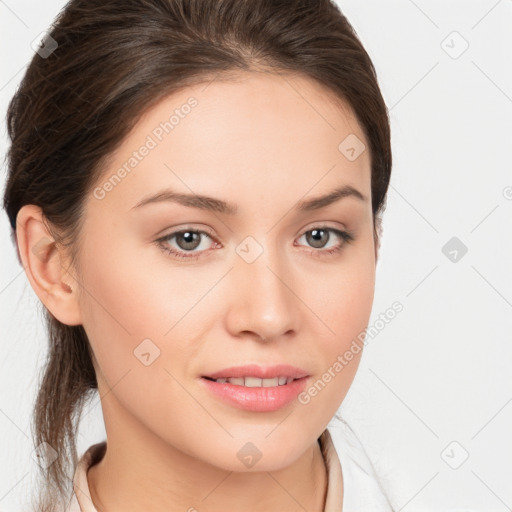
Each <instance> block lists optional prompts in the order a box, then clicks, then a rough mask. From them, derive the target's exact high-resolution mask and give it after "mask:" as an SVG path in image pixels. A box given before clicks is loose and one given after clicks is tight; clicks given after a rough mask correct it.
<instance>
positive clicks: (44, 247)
mask: <svg viewBox="0 0 512 512" xmlns="http://www.w3.org/2000/svg"><path fill="white" fill-rule="evenodd" d="M43 218H44V216H43V213H42V210H41V208H40V207H38V206H35V205H32V204H31V205H25V206H23V207H22V208H21V209H20V210H19V212H18V215H17V217H16V243H17V247H18V253H19V257H20V260H21V264H22V265H23V268H24V269H25V273H26V274H27V278H28V280H29V282H30V285H31V286H32V288H33V289H34V291H35V293H36V295H37V296H38V297H39V299H40V300H41V302H42V303H43V304H44V305H45V306H46V308H47V309H48V310H49V311H50V313H51V314H52V315H53V316H54V317H55V318H57V320H59V321H60V322H62V323H63V324H66V325H80V324H81V323H82V321H81V315H80V309H79V307H78V306H79V304H78V295H77V291H78V286H77V282H76V280H74V279H73V278H72V275H71V274H70V273H69V272H68V261H67V258H66V254H65V253H64V250H63V249H62V248H60V249H59V246H58V245H57V244H56V242H55V240H54V238H53V237H52V235H51V233H50V232H49V230H48V229H47V227H46V225H45V224H44V222H43ZM70 282H71V283H72V284H69V283H70Z"/></svg>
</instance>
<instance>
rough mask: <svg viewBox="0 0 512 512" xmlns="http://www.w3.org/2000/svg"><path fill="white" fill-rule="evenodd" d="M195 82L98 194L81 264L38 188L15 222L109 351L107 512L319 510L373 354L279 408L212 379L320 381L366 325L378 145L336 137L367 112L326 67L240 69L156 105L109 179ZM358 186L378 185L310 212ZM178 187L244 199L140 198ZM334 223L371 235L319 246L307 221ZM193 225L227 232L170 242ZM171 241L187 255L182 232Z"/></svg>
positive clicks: (90, 202)
mask: <svg viewBox="0 0 512 512" xmlns="http://www.w3.org/2000/svg"><path fill="white" fill-rule="evenodd" d="M190 96H193V97H194V98H196V99H197V101H198V105H197V106H196V107H194V108H193V109H192V111H191V113H190V114H189V115H187V116H185V117H184V119H181V120H180V123H179V124H178V125H177V126H176V127H175V128H174V130H173V131H172V132H170V133H169V134H167V135H165V137H164V138H163V140H162V141H161V142H160V143H159V144H158V146H157V147H156V148H154V149H152V150H151V151H150V152H149V154H148V155H147V156H146V157H145V158H144V159H143V160H142V161H141V162H140V163H138V165H137V166H136V167H135V168H134V169H133V170H132V171H131V172H130V173H129V174H128V175H127V176H126V177H125V178H124V179H123V180H122V181H121V182H120V183H119V184H117V185H116V186H115V187H114V188H113V189H112V190H111V191H109V192H108V193H107V194H106V195H105V197H104V198H103V199H101V200H100V199H97V198H96V197H94V195H93V194H92V193H91V194H90V195H89V196H88V197H87V198H86V203H85V206H86V208H85V217H84V224H83V233H82V235H83V238H82V242H81V243H82V248H81V252H80V258H79V266H77V267H76V268H69V269H68V260H67V253H65V252H64V250H62V249H59V248H58V247H56V246H55V245H52V237H51V235H50V234H49V232H48V231H47V230H46V227H45V225H44V224H43V222H42V214H41V211H40V209H39V208H37V207H35V206H33V205H27V206H25V207H23V208H22V209H21V210H20V212H19V215H18V219H17V221H18V246H19V249H20V255H21V258H22V261H23V264H24V267H25V269H26V272H27V276H28V278H29V281H30V283H31V285H32V287H33V288H34V290H35V292H36V293H37V295H38V296H39V298H40V299H41V301H42V302H43V303H44V305H45V306H46V307H47V308H48V309H49V310H50V311H51V313H52V314H53V315H54V316H55V317H56V318H58V319H59V320H60V321H61V322H63V323H65V324H69V325H78V324H82V325H83V326H84V329H85V331H86V332H87V335H88V338H89V340H90V343H91V346H92V349H93V352H94V358H95V368H96V372H97V376H98V385H99V393H100V396H101V397H102V399H101V407H102V410H103V417H104V420H105V427H106V432H107V439H108V449H107V452H106V455H105V457H104V458H103V460H102V461H101V462H100V463H98V464H96V465H95V466H93V467H92V468H91V469H90V470H89V472H88V481H89V487H90V491H91V496H92V499H93V502H94V504H95V506H96V507H97V508H98V510H102V511H111V510H125V511H142V510H148V509H151V510H153V511H157V512H158V511H164V510H165V511H166V512H169V510H172V511H178V510H180V511H186V510H194V509H193V508H192V507H194V508H195V509H196V510H198V511H206V510H207V511H208V512H220V511H222V512H225V511H226V510H245V511H248V512H250V511H254V512H257V511H260V512H263V511H266V512H268V511H272V510H275V511H299V510H300V511H304V510H308V511H310V510H311V511H313V510H315V511H316V510H322V509H323V503H324V499H325V490H326V485H327V473H326V469H325V466H324V463H323V459H322V456H321V452H320V449H319V445H318V442H317V438H318V437H319V436H320V434H321V433H322V432H323V430H324V429H325V428H326V426H327V424H328V423H329V421H330V420H331V418H332V417H333V415H334V414H335V413H336V411H337V409H338V408H339V406H340V404H341V402H342V401H343V399H344V397H345V395H346V393H347V391H348V389H349V387H350V385H351V383H352V380H353V378H354V375H355V372H356V370H357V366H358V364H359V358H360V357H361V352H360V353H359V354H357V355H354V358H353V360H352V361H351V362H350V364H348V365H347V366H346V367H344V369H343V371H341V372H339V373H337V374H336V376H335V378H333V379H332V380H331V382H330V383H329V384H327V385H326V386H325V388H324V389H323V390H322V391H321V392H319V393H318V394H317V395H316V396H315V397H312V398H311V400H310V401H309V403H307V404H301V403H299V402H298V401H296V400H295V401H293V402H292V403H291V404H290V405H288V406H286V407H284V408H282V409H280V410H278V411H274V412H264V413H261V412H249V411H243V410H240V409H238V408H235V407H233V406H230V405H227V404H225V403H224V402H222V401H220V400H219V399H218V398H217V397H215V396H213V395H211V394H210V393H209V392H208V390H207V389H206V388H205V387H204V386H203V382H202V381H201V378H200V377H201V375H204V374H206V373H211V372H213V371H216V370H220V369H222V368H225V367H228V366H234V365H241V364H248V363H251V362H252V363H257V364H260V365H271V364H277V363H289V364H292V365H295V366H298V367H300V368H303V369H305V370H306V371H307V372H308V373H309V374H310V377H309V379H308V387H309V386H310V385H312V384H313V383H314V382H316V381H317V380H318V379H320V378H321V376H322V374H323V373H324V372H325V371H327V369H328V368H329V367H332V365H333V364H334V362H335V361H336V359H337V357H338V356H339V355H342V354H343V353H344V352H345V351H346V350H347V349H348V348H349V347H350V344H351V342H352V340H354V339H355V338H356V337H357V336H358V335H359V334H360V333H361V332H362V331H364V329H365V327H366V326H367V324H368V321H369V317H370V313H371V308H372V303H373V296H374V285H375V267H376V262H377V255H376V250H375V244H374V239H373V217H372V209H371V181H370V177H371V172H370V169H371V167H370V165H371V164H370V155H369V151H368V150H366V151H364V152H363V153H362V154H361V156H360V157H359V158H357V159H356V160H354V161H349V160H348V159H347V158H346V157H345V156H344V155H343V154H342V153H341V152H340V151H339V150H338V145H339V144H340V142H341V141H343V140H344V139H345V137H347V136H348V135H349V134H355V135H356V136H357V137H358V138H359V139H360V140H361V141H363V142H364V143H365V144H366V147H368V143H367V141H366V138H365V136H364V133H363V131H362V129H361V127H360V125H359V124H358V122H357V120H356V118H355V117H354V115H353V114H352V112H351V110H350V109H349V108H348V107H344V108H343V105H342V104H340V102H339V101H337V102H336V101H335V100H334V97H333V96H331V94H330V93H329V92H328V91H327V90H325V89H324V88H323V87H322V86H321V85H319V84H317V83H316V82H314V81H312V80H310V79H308V78H305V77H300V76H291V75H290V76H287V77H286V78H285V77H284V75H283V76H278V75H275V74H270V73H261V72H251V73H243V74H242V73H241V74H240V75H239V77H238V79H237V80H230V81H227V80H221V79H220V78H217V80H215V81H213V82H212V83H210V85H208V87H206V86H205V85H204V84H202V85H196V86H194V87H189V88H187V89H186V90H182V91H180V92H178V93H174V94H172V95H170V96H168V97H166V98H164V99H163V100H161V101H159V102H158V103H157V104H156V105H154V106H153V107H151V108H150V109H149V110H148V111H147V112H146V113H145V114H144V116H143V117H142V118H141V119H140V120H139V122H138V123H137V125H136V126H135V128H134V129H133V130H132V132H131V133H130V134H129V136H128V137H127V138H126V139H125V140H124V142H123V144H122V145H121V146H120V147H119V148H118V150H116V152H115V153H114V154H113V155H112V158H111V160H110V162H109V163H108V168H106V169H105V173H104V176H103V179H102V181H101V183H100V185H101V184H102V183H104V182H105V180H106V179H108V178H109V177H110V176H112V174H113V173H114V172H115V171H116V169H118V168H119V167H121V166H122V165H123V163H125V162H126V161H127V159H128V158H129V157H130V156H131V155H132V153H133V151H134V150H137V148H139V147H140V146H141V145H142V144H144V142H145V140H146V138H147V136H148V134H151V133H152V130H154V128H155V127H156V126H158V125H159V123H160V122H162V121H164V120H166V119H168V118H169V113H170V112H172V111H173V110H174V109H176V108H179V107H180V106H181V105H183V104H185V103H186V101H187V99H188V98H189V97H190ZM164 164H165V165H164ZM345 184H347V185H351V186H352V187H354V188H355V189H357V190H359V191H360V192H361V193H362V194H363V195H364V196H365V197H366V201H361V200H359V199H357V198H355V197H351V196H349V197H345V198H343V199H341V200H339V201H337V202H335V203H333V204H331V205H329V206H327V207H324V208H322V209H320V210H317V211H311V212H299V211H295V210H294V207H295V205H296V203H297V202H298V201H299V200H303V199H310V198H313V197H318V196H321V195H324V194H326V193H327V192H330V191H331V190H333V189H334V188H336V187H338V186H340V185H345ZM167 187H169V188H172V189H174V190H176V191H178V192H183V193H191V192H193V193H195V194H205V195H208V196H212V197H215V198H219V199H223V200H225V201H228V202H231V203H234V204H236V205H237V207H238V213H237V214H236V215H233V216H229V215H225V214H222V213H219V212H210V211H206V210H200V209H195V208H190V207H186V206H183V205H180V204H177V203H171V202H160V203H153V204H150V205H147V206H144V207H141V208H133V207H134V206H135V205H136V204H137V203H138V202H139V201H141V200H142V199H144V198H146V197H148V196H149V195H152V194H155V193H156V192H158V191H160V190H162V189H164V188H167ZM324 225H325V226H327V227H329V228H336V229H341V230H345V229H347V230H349V231H350V232H352V233H353V234H354V238H355V239H354V240H353V241H351V242H350V243H348V242H345V241H344V240H343V239H341V238H339V237H338V236H337V235H336V234H335V233H334V232H331V231H328V232H327V233H326V234H325V238H324V239H322V240H323V242H322V241H320V242H317V245H316V246H315V245H313V244H314V240H313V239H312V238H311V237H308V236H307V233H308V232H310V231H309V230H312V229H313V228H316V227H319V226H324ZM183 228H190V229H196V230H203V229H204V230H209V231H210V232H211V233H212V235H213V237H212V238H208V237H205V236H204V235H201V236H202V238H200V240H201V242H200V244H199V246H198V247H196V248H192V249H188V254H190V253H194V254H200V256H199V257H198V258H197V259H192V258H190V259H189V260H186V259H182V258H176V257H173V256H172V255H169V254H167V253H165V252H164V251H163V249H162V248H161V247H159V246H158V245H157V243H155V241H156V240H157V239H158V238H161V237H163V236H164V235H167V234H171V233H172V232H175V231H178V230H179V229H183ZM247 236H251V237H253V238H254V239H255V240H256V241H257V242H258V243H259V244H260V246H261V247H262V249H263V252H262V254H261V255H260V256H259V257H258V258H257V259H256V260H255V261H254V262H252V263H250V264H249V263H247V262H246V261H245V260H244V259H243V258H242V257H240V256H239V255H238V254H237V252H236V248H237V246H238V245H239V244H240V243H241V242H242V241H243V240H244V239H245V238H246V237H247ZM166 243H167V246H170V247H172V248H174V249H175V250H178V251H180V250H181V252H185V253H187V252H186V251H187V249H186V248H187V245H186V243H185V241H184V240H183V239H179V238H178V237H174V238H173V239H170V240H168V241H167V242H166ZM322 243H323V245H322ZM37 244H38V250H37V253H38V255H36V254H34V251H32V248H33V247H34V246H35V245H37ZM164 244H165V242H164ZM338 246H341V250H340V252H338V253H334V254H327V253H325V251H326V250H327V249H332V248H335V247H338ZM189 247H190V245H189ZM46 251H47V252H46ZM322 252H323V254H322ZM42 254H44V255H45V257H42V256H41V255H42ZM65 269H68V271H66V270H65ZM147 338H149V339H151V340H152V342H153V343H154V344H155V345H156V346H157V347H158V348H159V350H160V355H159V357H157V358H156V359H155V360H154V361H153V362H152V363H151V364H150V365H149V366H145V365H144V364H142V363H141V362H140V361H139V359H137V357H135V356H134V350H135V349H136V348H137V347H138V346H139V344H140V343H141V341H142V340H144V339H147ZM249 441H250V442H252V443H253V444H254V445H255V446H256V447H257V448H258V450H259V451H260V452H261V453H262V457H261V459H260V460H259V461H258V462H257V463H256V464H255V465H254V466H253V467H252V468H248V467H245V466H244V465H243V464H242V463H241V462H240V460H239V459H238V457H237V452H238V451H239V450H240V448H241V447H242V446H243V445H244V444H245V443H247V442H249ZM241 489H243V492H240V490H241Z"/></svg>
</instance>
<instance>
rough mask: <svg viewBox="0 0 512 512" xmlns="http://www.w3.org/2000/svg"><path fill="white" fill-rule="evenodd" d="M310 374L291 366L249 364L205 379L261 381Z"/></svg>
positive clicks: (225, 369) (295, 377) (231, 368)
mask: <svg viewBox="0 0 512 512" xmlns="http://www.w3.org/2000/svg"><path fill="white" fill-rule="evenodd" d="M308 375H309V374H308V372H306V371H305V370H302V369H301V368H297V367H296V366H291V365H289V364H278V365H274V366H259V365H257V364H248V365H244V366H232V367H230V368H224V369H223V370H219V371H217V372H214V373H209V374H208V375H203V377H208V378H210V379H229V378H231V377H257V378H259V379H273V378H275V377H287V378H293V379H301V378H302V377H307V376H308Z"/></svg>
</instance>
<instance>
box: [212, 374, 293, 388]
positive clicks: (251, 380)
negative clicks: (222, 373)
mask: <svg viewBox="0 0 512 512" xmlns="http://www.w3.org/2000/svg"><path fill="white" fill-rule="evenodd" d="M294 380H295V379H294V378H293V377H274V378H273V379H259V378H258V377H232V378H229V379H226V378H222V379H215V382H219V383H221V384H224V383H226V382H229V383H230V384H234V385H235V386H245V387H247V388H261V387H263V388H271V387H275V386H284V385H285V384H290V382H292V381H294Z"/></svg>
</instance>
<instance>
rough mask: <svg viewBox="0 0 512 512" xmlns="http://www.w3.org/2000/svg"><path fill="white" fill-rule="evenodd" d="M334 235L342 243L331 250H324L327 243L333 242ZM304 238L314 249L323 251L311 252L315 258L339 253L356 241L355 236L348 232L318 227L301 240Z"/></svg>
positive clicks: (304, 235) (309, 231) (305, 234)
mask: <svg viewBox="0 0 512 512" xmlns="http://www.w3.org/2000/svg"><path fill="white" fill-rule="evenodd" d="M332 233H334V235H335V236H336V238H338V240H341V243H338V244H337V245H335V246H334V247H332V248H330V249H324V247H325V245H326V243H327V242H329V241H330V240H331V238H332V237H331V234H332ZM302 237H305V239H306V241H307V243H308V244H309V245H311V246H312V247H313V248H314V249H323V250H312V251H309V252H310V254H311V255H314V256H324V255H331V254H335V253H338V252H340V251H341V249H342V248H343V247H344V246H345V244H346V243H350V242H352V241H353V240H354V235H353V234H352V233H349V232H348V231H342V230H341V229H336V228H330V227H328V226H316V227H314V228H312V229H310V230H308V231H306V232H305V233H304V234H303V235H302V236H301V238H302Z"/></svg>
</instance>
